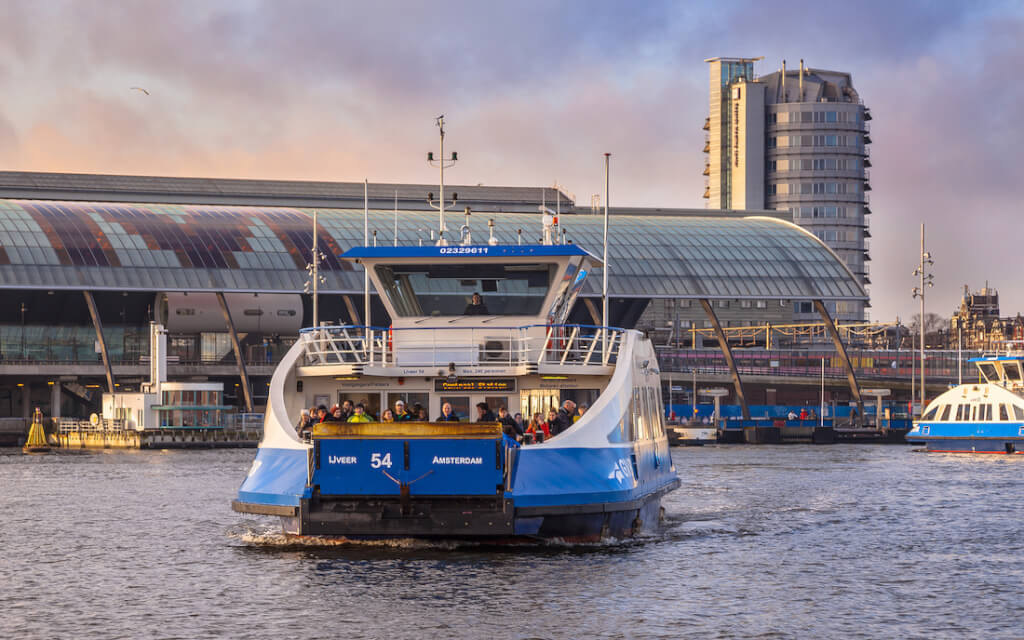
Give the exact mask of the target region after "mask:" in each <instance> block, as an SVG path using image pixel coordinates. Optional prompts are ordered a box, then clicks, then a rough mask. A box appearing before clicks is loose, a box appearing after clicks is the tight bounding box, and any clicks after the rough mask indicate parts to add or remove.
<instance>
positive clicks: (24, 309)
mask: <svg viewBox="0 0 1024 640" xmlns="http://www.w3.org/2000/svg"><path fill="white" fill-rule="evenodd" d="M26 311H28V307H27V306H25V303H24V302H22V303H21V359H22V360H24V359H25V312H26Z"/></svg>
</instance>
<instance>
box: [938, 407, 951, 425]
mask: <svg viewBox="0 0 1024 640" xmlns="http://www.w3.org/2000/svg"><path fill="white" fill-rule="evenodd" d="M952 408H953V405H951V404H947V405H945V406H944V407H942V417H941V418H939V420H941V421H943V422H949V412H950V410H951V409H952Z"/></svg>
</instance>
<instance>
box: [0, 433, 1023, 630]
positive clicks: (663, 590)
mask: <svg viewBox="0 0 1024 640" xmlns="http://www.w3.org/2000/svg"><path fill="white" fill-rule="evenodd" d="M252 456H253V452H252V451H251V450H250V451H244V450H243V451H237V450H236V451H194V452H186V451H172V452H155V451H154V452H140V451H128V452H89V453H62V454H59V455H49V456H22V455H21V454H20V452H18V451H15V450H0V487H2V496H3V498H2V502H0V505H2V507H3V510H2V515H0V543H2V545H0V549H2V555H0V638H58V637H75V638H137V637H147V638H196V637H225V638H229V637H231V638H233V637H238V638H242V637H245V638H281V637H288V638H292V637H298V638H307V637H308V638H323V637H334V638H425V637H426V638H431V639H438V638H484V637H494V638H585V637H601V638H679V637H708V638H806V637H815V636H816V637H819V638H897V637H898V638H935V637H942V638H944V637H977V638H1021V637H1024V612H1022V609H1021V607H1020V602H1021V597H1022V595H1024V568H1022V564H1021V563H1022V561H1024V553H1022V550H1024V524H1022V523H1024V518H1022V515H1024V513H1022V512H1024V508H1022V507H1021V499H1020V487H1021V478H1022V476H1024V456H967V455H959V456H953V455H940V454H923V453H915V452H913V451H912V450H911V449H910V448H908V447H899V446H857V445H835V446H823V447H812V446H785V447H768V446H761V447H748V446H722V447H704V448H693V449H674V450H673V457H674V459H675V462H676V465H677V467H678V468H679V469H680V471H681V475H682V477H683V486H682V488H681V489H680V490H679V491H676V492H675V493H673V494H671V495H670V496H669V497H668V499H667V500H666V503H665V507H666V509H667V512H668V523H667V528H666V530H665V531H664V532H663V533H661V534H659V535H653V536H646V537H644V538H643V539H640V540H635V541H628V542H621V543H615V544H606V545H585V546H560V545H545V546H537V547H514V548H504V549H494V548H486V547H479V546H475V545H466V544H464V545H455V544H446V545H427V544H422V543H415V542H411V541H402V542H398V543H394V544H388V545H384V544H378V545H372V546H370V545H361V546H337V545H334V546H331V545H320V546H295V545H288V544H286V543H285V541H284V539H283V538H282V537H281V536H280V535H278V534H277V533H276V531H277V527H276V522H274V521H273V520H271V519H259V518H251V517H245V516H241V515H238V514H234V513H232V512H231V511H230V508H229V502H230V500H231V498H232V497H233V495H234V492H235V490H236V489H237V487H238V484H239V483H240V482H241V479H242V478H243V477H244V475H245V472H246V470H247V469H248V466H249V463H250V461H251V459H252Z"/></svg>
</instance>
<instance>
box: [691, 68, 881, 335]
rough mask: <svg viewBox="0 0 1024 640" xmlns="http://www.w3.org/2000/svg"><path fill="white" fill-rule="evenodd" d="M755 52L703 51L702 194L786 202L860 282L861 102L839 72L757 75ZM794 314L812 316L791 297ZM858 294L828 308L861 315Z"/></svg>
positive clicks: (865, 278)
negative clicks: (706, 80)
mask: <svg viewBox="0 0 1024 640" xmlns="http://www.w3.org/2000/svg"><path fill="white" fill-rule="evenodd" d="M758 60H761V58H710V59H708V60H706V62H707V63H708V65H709V77H710V84H709V104H708V117H707V119H706V120H705V123H704V129H705V130H706V131H707V134H706V137H705V143H704V151H705V153H707V161H706V163H705V167H704V175H705V176H706V183H705V190H704V197H705V198H706V199H707V206H708V208H711V209H762V208H766V209H775V210H785V211H789V212H790V213H791V214H792V216H793V221H794V222H796V223H797V224H799V225H800V226H802V227H804V228H806V229H807V230H808V231H810V232H811V233H813V234H814V235H816V236H817V237H818V238H820V239H821V240H822V241H823V242H825V243H826V244H827V245H828V246H829V247H830V248H832V250H833V251H835V252H836V254H837V255H838V256H839V257H840V259H841V260H842V261H843V262H844V263H845V264H846V265H847V267H849V269H850V271H851V272H853V274H854V275H855V276H856V277H857V278H858V279H859V280H860V282H861V283H862V284H865V285H866V284H870V279H869V274H868V265H867V263H868V261H870V259H871V258H870V255H869V252H868V249H869V246H868V242H867V239H868V238H870V237H871V234H870V232H869V230H868V226H869V225H868V222H867V216H868V215H869V214H870V213H871V209H870V206H869V197H868V193H867V192H868V191H870V190H871V186H870V183H869V177H870V176H869V173H868V171H867V169H868V167H870V166H871V163H870V159H869V154H868V146H867V145H869V144H870V143H871V138H870V135H869V125H868V121H869V120H870V119H871V113H870V111H869V110H868V109H867V108H866V107H865V106H864V104H863V102H862V101H861V99H860V96H859V95H858V93H857V91H856V90H855V89H854V88H853V82H852V79H851V76H850V74H849V73H844V72H838V71H825V70H821V69H811V68H805V67H804V65H803V61H802V60H801V62H800V66H799V68H798V69H793V70H787V69H786V66H785V61H783V65H782V68H781V69H780V70H779V71H777V72H775V73H772V74H769V75H766V76H762V77H760V78H759V77H757V76H756V75H755V74H754V62H756V61H758ZM793 304H794V307H793V313H794V315H793V318H794V320H795V321H798V322H804V321H813V320H815V319H817V318H816V314H815V313H814V309H813V307H812V305H811V304H810V302H807V301H795V302H794V303H793ZM867 306H869V305H867V304H865V303H861V302H848V303H841V304H838V305H837V306H836V308H835V309H830V311H832V312H833V313H834V315H835V317H836V318H837V319H840V320H844V321H858V320H864V319H866V307H867Z"/></svg>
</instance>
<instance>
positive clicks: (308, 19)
mask: <svg viewBox="0 0 1024 640" xmlns="http://www.w3.org/2000/svg"><path fill="white" fill-rule="evenodd" d="M1021 20H1022V16H1021V9H1020V5H1019V4H1016V3H1013V2H990V3H985V4H977V3H975V4H964V3H934V2H923V1H913V2H900V3H891V2H882V1H881V0H868V1H867V2H859V3H854V4H851V3H836V4H831V3H807V2H795V1H790V0H784V1H781V2H775V3H764V2H754V1H752V0H751V1H749V2H736V3H727V4H721V3H710V2H708V3H703V4H698V3H678V2H668V1H661V2H644V3H622V2H613V1H610V0H607V1H606V0H601V1H595V2H585V3H584V2H573V1H568V2H551V1H541V0H529V1H524V2H517V3H514V4H494V3H480V2H470V1H468V0H460V1H457V2H455V1H453V2H440V3H430V4H427V3H419V2H388V3H376V4H373V3H344V4H339V3H337V2H329V1H326V0H323V1H320V0H317V1H314V0H300V1H296V2H287V3H285V2H276V1H272V0H245V1H237V2H236V1H231V2H228V1H224V2H208V1H202V2H201V1H198V0H182V1H180V2H162V1H157V0H122V1H120V2H118V3H116V5H111V7H107V8H105V9H104V10H97V8H96V6H95V5H94V4H93V3H88V2H74V1H70V0H43V1H40V2H27V1H25V2H17V1H10V2H5V3H2V4H0V60H2V61H3V62H2V63H0V90H2V91H3V93H4V95H5V104H4V106H3V108H2V111H0V163H2V164H3V166H5V167H7V168H11V169H30V170H53V171H87V172H120V173H151V174H167V175H200V176H219V177H260V178H284V179H313V180H316V179H325V180H332V179H334V180H356V181H357V180H361V179H363V178H364V177H366V178H368V179H370V180H372V181H379V182H385V181H387V182H424V183H430V182H432V181H433V180H435V179H436V173H435V172H434V170H433V169H431V168H430V167H429V166H427V164H426V162H425V160H424V156H425V153H426V152H427V151H428V150H434V149H435V148H436V144H437V137H436V129H435V128H434V127H433V118H434V117H435V116H437V115H438V114H440V113H444V114H446V115H447V116H448V118H447V119H448V139H447V143H448V146H447V148H448V149H453V150H457V151H459V153H460V157H461V158H462V161H461V162H460V163H459V165H458V166H457V167H456V168H455V169H453V170H452V172H451V173H450V174H449V180H451V181H453V182H462V183H468V184H476V183H484V184H502V185H538V186H540V185H549V184H552V182H553V181H554V180H556V179H557V180H558V181H559V182H560V184H562V185H563V186H564V187H565V188H566V189H567V190H568V191H570V192H573V193H575V195H576V197H577V200H578V201H579V202H580V203H583V204H585V203H588V202H589V201H590V196H591V195H592V194H600V193H603V190H604V185H603V164H602V154H603V153H604V152H606V151H608V152H611V153H612V154H613V156H612V188H611V194H612V195H611V201H612V203H613V204H621V205H635V206H662V207H696V208H699V207H703V204H704V202H703V200H702V199H701V198H700V195H701V193H702V192H703V179H702V176H701V175H700V172H701V169H702V166H703V161H704V156H703V154H702V153H701V151H700V149H701V147H702V144H703V132H702V131H701V129H700V127H701V124H702V123H703V120H704V117H705V115H706V113H707V82H708V80H707V70H706V65H705V64H704V63H703V62H702V61H703V59H704V58H707V57H713V56H729V55H755V56H756V55H764V56H765V57H766V60H765V61H764V62H761V63H759V65H758V70H759V72H761V73H768V72H771V71H773V70H774V69H775V68H776V67H777V66H778V65H779V64H780V63H781V60H782V59H783V58H786V59H787V60H788V61H789V62H790V64H794V65H795V63H796V61H797V60H798V59H799V58H804V59H805V61H806V62H807V64H808V65H810V66H814V67H818V68H833V69H839V70H843V71H849V72H851V73H852V74H853V80H854V84H855V86H856V87H857V88H858V90H859V91H860V93H861V96H862V97H863V98H864V100H865V101H866V103H867V104H868V105H869V106H870V107H871V109H872V112H873V114H874V120H873V121H872V126H873V128H872V138H873V139H874V145H873V150H872V161H873V163H874V166H873V168H872V180H871V183H872V186H873V188H874V189H873V191H872V197H873V199H872V209H873V210H874V214H873V215H872V219H871V232H872V236H873V238H872V240H871V242H872V243H873V244H872V247H871V255H872V257H873V258H874V260H873V264H872V280H873V282H874V285H873V286H872V291H873V294H874V313H873V315H874V317H876V318H879V319H888V318H892V317H893V316H895V315H896V314H900V315H902V316H904V317H908V316H909V314H910V313H911V311H912V309H913V303H912V301H911V300H910V298H909V295H908V294H907V293H906V292H907V291H909V288H910V286H912V283H911V282H910V277H909V273H910V270H911V269H912V266H913V259H914V255H915V253H916V244H917V225H918V224H919V222H920V221H922V220H923V221H925V222H926V223H927V224H928V225H929V229H934V232H932V231H930V232H929V238H930V241H929V244H930V246H933V247H934V249H935V251H934V252H935V254H936V256H937V258H938V259H937V262H936V267H935V269H936V279H937V282H938V283H939V286H938V287H937V288H936V289H935V290H934V294H933V297H932V300H933V301H934V302H935V304H936V307H935V309H936V310H937V311H940V312H942V313H944V314H948V312H949V311H948V309H949V310H951V309H952V306H953V304H955V302H956V299H957V298H958V295H959V287H960V285H961V284H962V283H963V282H965V281H966V282H971V283H972V284H974V285H975V286H977V285H980V284H981V282H982V281H983V280H984V279H986V278H987V279H989V280H991V281H992V284H993V285H995V286H997V287H1000V289H1001V292H1002V293H1003V299H1004V308H1005V309H1006V310H1007V311H1009V310H1011V309H1020V308H1022V307H1024V304H1022V303H1024V290H1020V289H1024V285H1016V284H1015V281H1014V280H1013V279H1012V278H1011V277H1010V276H1008V275H1006V274H1007V270H1006V268H1005V265H1006V264H1008V260H1007V258H1009V256H1012V255H1014V254H1015V252H1016V244H1015V240H1014V239H1013V234H1012V233H1007V230H1008V229H1009V230H1013V229H1015V228H1016V227H1018V226H1019V222H1018V219H1017V212H1018V208H1017V200H1019V197H1018V196H1017V194H1016V191H1017V183H1018V182H1019V177H1018V175H1019V169H1018V166H1017V162H1016V156H1015V154H1016V151H1017V149H1020V148H1021V144H1022V143H1024V140H1022V131H1024V129H1022V128H1021V127H1020V126H1019V125H1018V124H1017V120H1018V118H1019V112H1020V105H1021V104H1024V95H1022V90H1021V87H1024V84H1022V83H1019V82H1016V81H1015V80H1014V78H1013V77H1012V75H1011V74H1012V73H1013V72H1014V71H1015V70H1016V69H1017V68H1019V67H1020V64H1021V62H1024V60H1022V56H1024V54H1022V52H1021V49H1020V47H1019V46H1018V44H1017V43H1018V42H1019V41H1020V39H1021V36H1022V35H1024V25H1022V22H1021ZM131 86H144V87H146V88H147V89H148V90H149V91H150V93H151V95H149V96H144V95H142V94H140V93H139V92H134V91H129V87H131ZM978 247H986V248H987V250H986V251H978V250H977V248H978ZM997 256H1003V257H1002V258H998V257H997ZM905 274H906V275H905Z"/></svg>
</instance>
